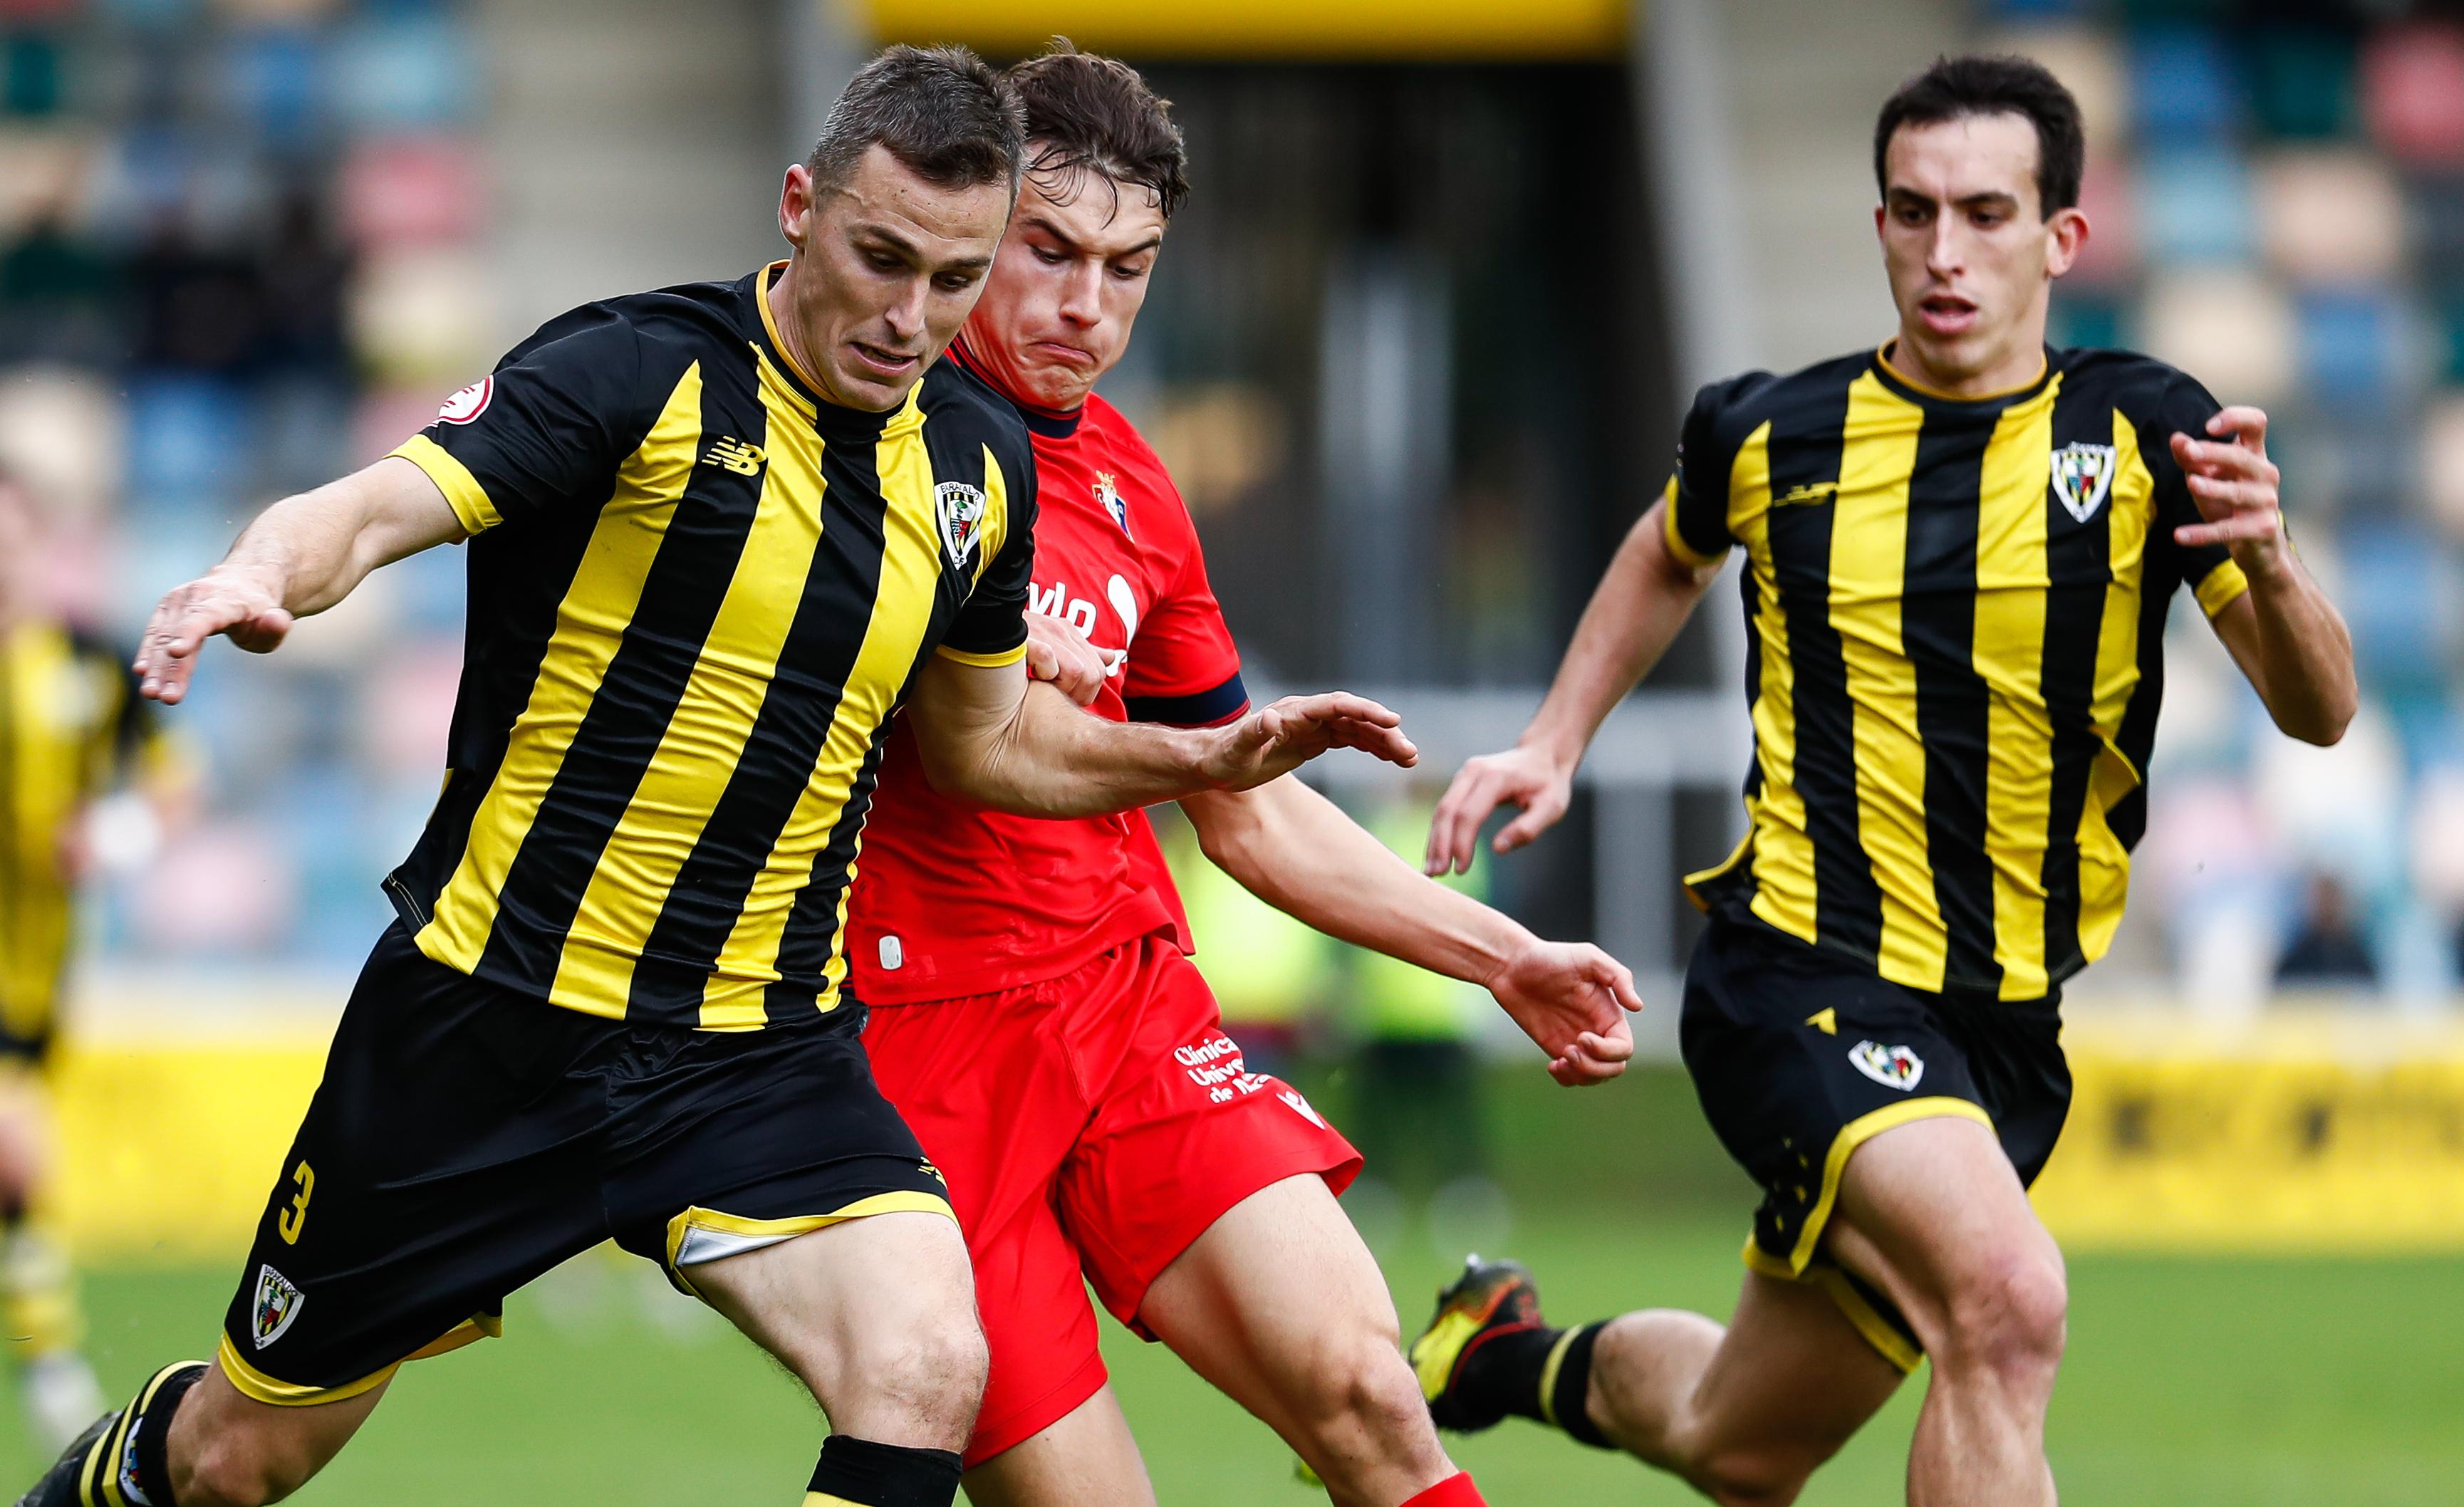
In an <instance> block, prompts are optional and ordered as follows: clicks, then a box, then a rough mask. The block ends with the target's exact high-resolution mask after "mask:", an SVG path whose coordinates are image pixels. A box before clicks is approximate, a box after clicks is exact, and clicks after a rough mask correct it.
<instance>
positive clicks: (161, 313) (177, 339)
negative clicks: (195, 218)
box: [128, 209, 259, 375]
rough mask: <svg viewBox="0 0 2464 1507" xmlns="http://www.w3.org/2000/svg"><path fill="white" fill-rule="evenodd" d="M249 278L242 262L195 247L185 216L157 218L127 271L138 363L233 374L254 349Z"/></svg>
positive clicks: (254, 309)
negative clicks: (132, 303)
mask: <svg viewBox="0 0 2464 1507" xmlns="http://www.w3.org/2000/svg"><path fill="white" fill-rule="evenodd" d="M252 271H253V270H252V269H251V268H250V267H249V265H248V263H247V262H246V261H245V260H244V259H243V258H240V257H237V256H233V255H231V254H229V253H227V252H220V251H209V250H207V249H205V248H204V247H201V246H199V245H198V244H197V242H196V239H195V237H194V235H193V234H192V232H191V230H190V229H189V224H188V218H187V213H186V211H185V210H181V209H169V210H165V211H164V212H163V213H161V214H158V215H157V216H156V217H155V220H154V223H153V226H152V228H151V230H150V232H149V233H148V235H147V236H146V240H145V245H144V248H143V250H142V251H139V252H138V253H137V256H136V258H135V260H134V261H132V262H131V263H130V265H129V269H128V280H129V292H130V295H131V297H132V301H133V302H134V304H135V307H136V314H137V331H136V342H135V343H136V356H137V360H138V361H139V362H140V363H141V364H143V365H147V366H156V367H167V368H169V369H171V370H175V371H183V372H195V373H200V374H209V375H237V374H238V372H239V371H240V370H241V368H242V367H243V366H244V365H245V364H246V363H247V361H248V360H249V359H250V357H251V356H253V355H254V354H255V349H256V342H257V334H258V313H259V298H258V290H257V285H256V279H255V277H254V276H253V275H252Z"/></svg>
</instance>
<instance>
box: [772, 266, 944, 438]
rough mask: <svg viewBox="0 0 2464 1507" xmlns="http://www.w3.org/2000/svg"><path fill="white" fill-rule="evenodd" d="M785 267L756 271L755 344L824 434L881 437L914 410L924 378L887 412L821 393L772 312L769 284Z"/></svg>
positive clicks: (918, 380)
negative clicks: (809, 408)
mask: <svg viewBox="0 0 2464 1507" xmlns="http://www.w3.org/2000/svg"><path fill="white" fill-rule="evenodd" d="M786 268H787V264H786V262H785V261H784V260H781V261H775V262H772V263H771V264H770V265H769V266H767V267H764V268H762V269H761V270H760V271H759V272H758V273H754V274H753V277H752V284H751V293H750V294H749V295H748V296H750V297H751V298H752V300H753V307H754V310H755V311H756V314H757V316H758V317H756V318H755V320H754V322H753V343H754V347H755V348H756V349H757V350H759V351H760V353H761V359H762V360H766V361H768V362H769V363H770V365H771V367H772V368H773V369H775V370H776V371H777V372H778V373H779V375H780V376H781V377H782V378H784V379H786V382H787V385H788V386H790V387H792V388H794V389H795V391H796V396H797V397H799V398H802V399H803V400H804V402H805V403H807V404H810V405H811V406H812V410H813V427H814V428H816V429H818V430H820V431H821V432H822V433H823V434H825V435H831V434H835V435H838V436H840V437H842V438H851V439H871V438H874V437H876V436H878V435H879V434H880V433H881V432H882V431H883V430H884V429H885V428H887V427H888V426H890V425H891V423H892V422H893V421H897V420H904V419H907V418H908V417H909V416H910V415H912V414H913V413H915V411H916V407H915V397H916V394H917V393H919V392H921V391H922V390H923V387H924V379H923V378H921V377H918V378H916V379H915V385H914V386H913V387H910V388H908V389H907V401H906V402H905V403H903V404H899V405H898V406H897V407H895V408H892V409H890V410H889V411H888V412H884V413H875V412H872V411H870V410H869V409H865V408H850V407H848V406H847V405H846V404H837V403H832V402H830V401H829V400H828V399H827V398H825V397H823V396H822V394H821V387H820V384H819V383H817V382H814V381H813V380H812V379H811V378H809V377H807V376H806V375H805V374H804V368H803V367H802V366H800V365H798V364H797V363H796V358H795V357H794V356H792V355H790V354H789V353H788V350H787V344H786V342H785V341H784V340H782V339H780V338H779V326H778V324H777V323H776V322H775V321H774V319H773V318H772V317H771V314H770V284H771V283H772V282H774V281H775V280H777V278H778V276H779V274H780V273H782V272H784V271H786Z"/></svg>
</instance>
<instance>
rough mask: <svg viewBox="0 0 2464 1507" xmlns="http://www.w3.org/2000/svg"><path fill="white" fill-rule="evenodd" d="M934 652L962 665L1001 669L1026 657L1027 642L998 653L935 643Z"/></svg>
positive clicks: (1021, 642)
mask: <svg viewBox="0 0 2464 1507" xmlns="http://www.w3.org/2000/svg"><path fill="white" fill-rule="evenodd" d="M933 652H934V653H935V654H938V655H940V656H941V657H942V658H943V659H953V660H957V662H958V663H959V664H961V665H972V666H975V667H976V668H978V669H999V668H1001V666H1004V665H1015V664H1017V663H1018V662H1019V661H1021V660H1023V659H1024V658H1026V644H1025V641H1024V640H1021V641H1020V643H1019V645H1018V647H1016V648H1014V649H1003V650H1001V652H1000V653H998V654H970V653H968V652H967V651H966V650H965V649H954V648H952V647H950V645H948V644H937V645H935V648H934V650H933Z"/></svg>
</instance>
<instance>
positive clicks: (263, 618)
mask: <svg viewBox="0 0 2464 1507" xmlns="http://www.w3.org/2000/svg"><path fill="white" fill-rule="evenodd" d="M291 623H292V617H291V614H290V613H289V612H287V611H285V610H284V609H283V606H282V603H281V602H280V601H278V600H276V598H275V595H274V593H273V592H272V591H270V590H268V589H267V588H266V586H265V585H264V584H263V583H262V582H260V581H257V580H254V579H251V578H249V577H246V576H241V575H237V574H232V575H225V574H223V573H221V572H219V571H217V572H212V573H209V574H208V575H205V576H202V577H200V578H198V579H195V580H192V581H190V582H188V583H187V585H185V586H175V587H173V588H172V589H171V591H170V592H169V593H168V594H167V595H165V597H164V598H163V600H162V601H161V602H159V603H157V604H156V606H155V608H154V616H153V619H152V620H151V621H150V622H147V623H146V624H145V637H144V638H143V639H142V640H140V641H139V643H138V645H137V660H136V664H135V666H133V667H134V668H135V669H136V671H137V674H138V677H139V678H138V686H137V690H138V694H140V695H142V696H147V697H150V698H152V699H153V700H155V701H159V702H162V703H164V704H165V705H166V706H176V705H177V704H178V703H179V701H180V698H181V697H183V696H185V695H187V693H188V677H189V675H191V674H193V673H194V672H195V670H196V667H197V655H198V654H199V652H200V651H202V650H203V649H204V648H205V646H206V641H207V640H208V639H209V638H212V637H213V636H214V635H215V634H217V633H219V634H222V635H223V636H224V637H226V638H228V639H230V640H231V642H232V643H233V644H238V645H239V646H240V647H241V648H244V649H246V650H248V651H249V652H250V653H251V654H271V653H273V652H274V651H275V649H276V648H278V647H280V646H281V644H282V640H283V636H284V635H285V634H288V633H289V632H290V631H291Z"/></svg>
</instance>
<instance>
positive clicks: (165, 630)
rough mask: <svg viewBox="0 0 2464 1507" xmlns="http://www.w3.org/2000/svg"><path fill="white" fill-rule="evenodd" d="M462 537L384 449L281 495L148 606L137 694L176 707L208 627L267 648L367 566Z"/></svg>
mask: <svg viewBox="0 0 2464 1507" xmlns="http://www.w3.org/2000/svg"><path fill="white" fill-rule="evenodd" d="M463 536H464V531H463V528H462V524H461V522H460V520H458V519H456V518H455V517H454V516H453V509H452V508H451V506H450V505H448V504H447V502H446V500H445V494H444V493H443V492H441V491H437V490H436V484H435V483H434V482H432V481H430V480H429V479H428V473H427V472H426V471H423V470H420V469H419V468H418V467H416V466H414V465H412V464H411V463H410V462H408V461H406V460H399V459H396V458H394V457H391V456H388V457H386V458H385V459H384V460H381V461H379V462H377V463H376V464H375V465H373V466H370V467H368V468H366V469H365V470H358V471H354V472H352V473H351V474H350V475H348V476H344V477H342V478H341V480H339V481H330V482H327V483H326V484H325V485H324V486H322V487H319V488H318V489H317V490H316V491H303V492H301V493H299V494H298V495H297V496H296V497H285V498H284V499H283V500H281V501H280V502H277V503H275V505H274V506H272V507H270V508H268V509H266V510H265V511H264V512H263V513H258V514H257V515H256V521H254V522H253V523H251V524H250V525H249V526H248V527H247V528H246V529H245V530H243V531H242V532H241V534H240V536H239V539H238V542H236V543H234V544H233V545H231V553H230V554H229V555H226V556H225V557H223V562H222V563H221V564H219V565H217V566H215V567H214V568H213V569H212V570H209V571H208V572H206V574H204V575H203V576H200V577H198V578H197V579H195V580H192V581H189V582H188V583H187V585H184V586H175V587H173V588H172V589H171V590H170V591H169V592H168V593H166V594H165V596H164V598H163V600H162V601H161V602H160V603H158V604H157V605H156V606H155V608H154V616H153V619H152V620H151V621H150V622H147V623H146V624H145V636H144V638H143V639H142V640H141V641H139V643H138V645H137V660H136V665H135V668H136V671H137V674H138V676H139V681H138V693H139V694H141V695H143V696H148V697H151V698H152V699H154V700H156V701H160V702H165V703H167V704H176V703H177V702H178V701H179V700H180V699H181V698H182V697H183V696H186V695H187V693H188V677H189V675H190V674H192V673H194V671H195V669H196V665H197V655H198V654H199V653H200V652H201V651H203V650H204V648H205V646H206V641H207V640H208V639H209V638H212V637H213V636H214V635H215V634H217V633H219V634H222V635H224V636H226V637H228V638H229V639H230V640H231V642H232V643H233V644H238V645H239V646H240V647H241V648H244V649H246V650H248V651H249V652H250V653H252V654H270V653H272V652H273V651H274V650H275V648H276V647H278V646H280V644H281V643H282V640H283V637H284V636H285V635H286V634H288V633H289V632H290V631H291V624H292V622H294V621H295V620H296V619H299V618H304V617H307V616H309V615H311V614H313V613H319V612H322V611H324V610H325V609H326V608H328V607H330V606H332V605H333V604H334V603H336V602H338V601H341V600H342V599H343V598H344V597H347V596H349V595H350V594H351V589H352V588H353V587H355V586H357V585H358V584H359V583H360V582H361V581H362V580H363V579H366V577H367V574H368V572H370V571H372V570H374V569H376V568H377V567H378V566H380V565H384V564H387V563H389V562H391V561H393V560H398V559H400V558H402V557H404V556H406V555H415V554H417V553H418V552H420V551H421V550H424V549H427V548H429V546H430V545H435V544H444V543H449V542H451V541H452V540H455V539H459V538H461V537H463Z"/></svg>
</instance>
